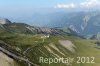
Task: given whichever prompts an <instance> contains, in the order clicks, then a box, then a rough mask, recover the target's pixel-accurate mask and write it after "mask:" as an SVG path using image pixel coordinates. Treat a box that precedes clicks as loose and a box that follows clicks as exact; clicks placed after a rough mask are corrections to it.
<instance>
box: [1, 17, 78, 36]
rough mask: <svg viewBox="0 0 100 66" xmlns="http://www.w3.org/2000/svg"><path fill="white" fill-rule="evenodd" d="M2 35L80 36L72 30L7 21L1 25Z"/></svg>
mask: <svg viewBox="0 0 100 66" xmlns="http://www.w3.org/2000/svg"><path fill="white" fill-rule="evenodd" d="M0 33H1V34H3V33H14V34H31V35H35V34H46V35H47V34H49V35H74V36H78V35H77V33H76V32H74V31H72V30H71V29H70V28H67V27H66V28H62V27H60V28H57V27H56V28H48V27H36V26H30V25H28V24H25V23H15V22H14V23H13V22H11V21H9V20H8V19H7V21H6V19H5V23H2V21H1V25H0Z"/></svg>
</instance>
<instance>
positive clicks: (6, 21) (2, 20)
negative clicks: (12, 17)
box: [0, 18, 11, 24]
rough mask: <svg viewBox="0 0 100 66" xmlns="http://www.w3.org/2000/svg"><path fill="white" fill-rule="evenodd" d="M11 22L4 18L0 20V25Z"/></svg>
mask: <svg viewBox="0 0 100 66" xmlns="http://www.w3.org/2000/svg"><path fill="white" fill-rule="evenodd" d="M10 23H11V21H9V20H8V19H5V18H0V24H10Z"/></svg>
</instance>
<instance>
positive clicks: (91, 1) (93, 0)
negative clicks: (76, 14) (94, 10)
mask: <svg viewBox="0 0 100 66" xmlns="http://www.w3.org/2000/svg"><path fill="white" fill-rule="evenodd" d="M99 4H100V3H99V1H98V0H86V2H82V3H80V6H81V7H86V8H89V7H94V6H97V5H99Z"/></svg>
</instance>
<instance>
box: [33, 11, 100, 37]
mask: <svg viewBox="0 0 100 66" xmlns="http://www.w3.org/2000/svg"><path fill="white" fill-rule="evenodd" d="M35 15H36V14H35ZM40 16H42V17H43V18H41V17H39V14H38V15H37V17H35V16H34V19H35V21H33V22H42V23H43V24H44V26H49V27H69V28H70V29H72V30H73V31H75V32H77V33H78V34H80V35H83V36H87V35H94V34H97V33H98V32H100V11H80V12H68V13H67V12H55V13H49V14H46V15H40ZM34 19H33V20H34ZM38 19H39V20H38Z"/></svg>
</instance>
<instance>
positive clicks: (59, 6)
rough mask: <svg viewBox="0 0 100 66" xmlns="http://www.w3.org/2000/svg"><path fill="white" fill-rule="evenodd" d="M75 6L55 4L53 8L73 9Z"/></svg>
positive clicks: (71, 4) (72, 4)
mask: <svg viewBox="0 0 100 66" xmlns="http://www.w3.org/2000/svg"><path fill="white" fill-rule="evenodd" d="M75 7H76V5H75V4H74V3H70V4H57V5H56V6H55V8H75Z"/></svg>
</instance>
